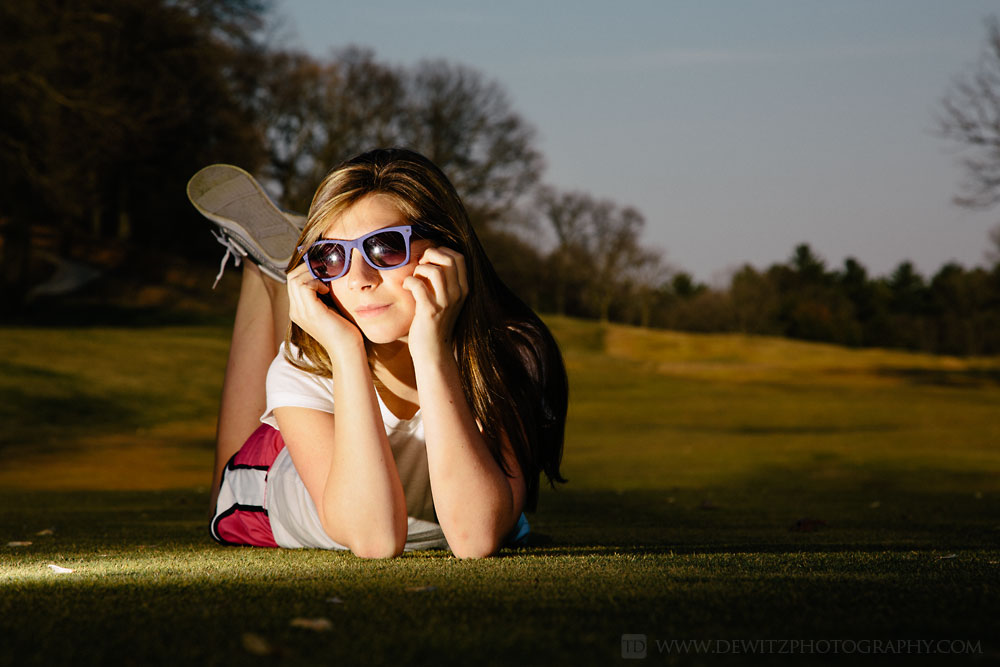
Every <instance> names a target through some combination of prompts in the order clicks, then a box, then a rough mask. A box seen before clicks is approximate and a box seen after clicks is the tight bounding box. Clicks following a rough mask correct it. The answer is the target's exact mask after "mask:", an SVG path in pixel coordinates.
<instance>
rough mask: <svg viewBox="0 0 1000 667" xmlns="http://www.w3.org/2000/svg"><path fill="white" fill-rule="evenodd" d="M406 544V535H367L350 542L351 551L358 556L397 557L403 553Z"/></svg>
mask: <svg viewBox="0 0 1000 667" xmlns="http://www.w3.org/2000/svg"><path fill="white" fill-rule="evenodd" d="M405 545H406V535H405V534H404V535H403V537H402V539H400V538H399V537H398V536H386V537H382V538H379V537H378V536H366V537H365V538H364V539H359V540H355V541H353V542H352V543H351V544H350V547H351V553H353V554H354V555H355V556H357V557H358V558H395V557H396V556H400V555H402V553H403V548H404V546H405Z"/></svg>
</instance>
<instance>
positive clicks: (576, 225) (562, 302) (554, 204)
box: [535, 186, 594, 315]
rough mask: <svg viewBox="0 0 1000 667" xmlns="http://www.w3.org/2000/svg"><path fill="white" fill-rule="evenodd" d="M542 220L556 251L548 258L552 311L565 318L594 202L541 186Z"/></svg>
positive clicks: (539, 202) (583, 250) (584, 197)
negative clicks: (568, 292)
mask: <svg viewBox="0 0 1000 667" xmlns="http://www.w3.org/2000/svg"><path fill="white" fill-rule="evenodd" d="M535 201H536V204H537V206H538V208H539V210H540V212H541V215H542V217H543V218H544V219H545V220H546V221H547V222H548V223H549V225H550V226H551V227H552V231H553V232H554V233H555V236H556V248H555V250H553V251H552V254H551V259H550V262H551V265H552V271H553V274H554V275H553V278H554V280H553V283H554V284H553V285H552V292H553V296H554V299H553V301H554V303H555V311H556V313H558V314H560V315H565V314H566V291H567V289H568V287H569V284H570V282H571V280H572V277H573V274H574V273H575V272H577V271H578V269H579V266H580V261H581V260H583V259H584V255H585V254H586V252H587V250H586V248H587V242H586V237H587V234H588V229H587V227H588V224H589V222H588V216H589V215H590V210H591V209H592V208H593V206H594V200H593V199H592V198H591V197H590V195H588V194H586V193H584V192H558V191H556V190H555V189H554V188H552V187H550V186H542V187H540V188H539V189H538V191H537V195H536V200H535Z"/></svg>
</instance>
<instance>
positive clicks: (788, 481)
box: [0, 461, 1000, 556]
mask: <svg viewBox="0 0 1000 667" xmlns="http://www.w3.org/2000/svg"><path fill="white" fill-rule="evenodd" d="M0 505H2V507H3V510H0V528H2V529H3V531H4V534H5V535H7V536H8V539H10V540H17V539H23V536H24V535H30V534H32V533H33V532H35V531H38V530H43V529H45V528H54V527H59V528H58V529H59V530H60V531H61V532H62V533H63V534H64V535H66V536H71V537H74V539H81V540H89V539H93V536H94V535H95V534H100V535H102V536H103V537H104V538H105V539H106V540H111V541H112V542H114V541H118V540H124V541H125V542H126V543H127V542H130V541H132V540H133V538H134V539H139V540H143V541H150V540H152V541H159V540H163V539H170V540H179V541H182V542H189V543H191V544H197V543H199V542H202V543H209V542H208V537H207V532H206V527H205V526H206V519H207V517H206V511H205V505H206V498H205V496H204V494H203V493H198V492H196V491H183V490H178V491H169V492H115V491H101V492H28V493H21V494H14V493H12V492H9V491H7V492H0ZM998 517H1000V493H998V489H997V480H996V476H995V475H994V474H992V473H991V472H989V471H984V472H971V471H961V472H957V471H949V472H942V471H938V470H931V469H914V470H906V471H903V470H898V469H895V468H891V467H886V466H883V467H877V466H873V465H867V466H864V467H857V468H852V467H850V466H848V465H846V464H844V463H841V462H837V461H817V462H814V464H813V465H811V466H809V467H800V468H791V467H778V466H772V467H764V468H760V469H757V470H755V471H753V472H752V473H750V474H748V475H747V476H745V477H743V478H741V479H736V480H730V481H727V482H720V483H719V484H718V485H712V486H707V487H704V488H678V487H675V488H666V489H635V490H624V491H612V490H587V489H573V488H572V487H566V488H562V489H559V490H558V491H550V490H545V491H543V493H542V496H541V498H540V501H539V511H538V512H537V513H534V514H530V515H529V517H528V518H529V521H530V522H531V525H532V531H533V532H532V536H531V538H530V541H529V548H528V549H527V550H518V551H517V553H520V554H524V553H528V554H531V553H532V552H536V553H537V554H538V555H546V554H552V555H558V554H562V555H577V556H579V555H586V554H606V553H609V552H618V553H634V554H642V553H650V554H657V553H684V554H695V553H706V554H711V553H716V554H717V553H751V552H752V553H785V552H811V553H814V552H829V553H837V552H848V551H860V552H885V551H888V552H891V551H910V550H942V551H954V550H963V549H995V548H998V546H1000V518H998ZM95 531H96V532H95Z"/></svg>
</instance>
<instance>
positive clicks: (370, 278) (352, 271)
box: [345, 248, 381, 289]
mask: <svg viewBox="0 0 1000 667" xmlns="http://www.w3.org/2000/svg"><path fill="white" fill-rule="evenodd" d="M345 277H346V278H347V284H348V286H349V287H350V288H351V289H365V288H366V287H374V286H375V285H377V284H378V281H379V280H380V279H381V278H380V276H379V275H378V271H377V270H375V269H373V268H372V267H371V266H369V265H368V262H366V261H365V258H364V257H362V256H361V252H360V251H359V250H358V249H357V248H354V249H353V250H351V266H350V268H349V269H348V270H347V276H345Z"/></svg>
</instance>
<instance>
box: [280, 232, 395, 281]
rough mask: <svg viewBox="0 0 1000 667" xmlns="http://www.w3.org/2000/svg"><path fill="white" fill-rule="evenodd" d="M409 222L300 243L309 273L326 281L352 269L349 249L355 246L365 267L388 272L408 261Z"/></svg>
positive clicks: (299, 248)
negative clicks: (349, 237)
mask: <svg viewBox="0 0 1000 667" xmlns="http://www.w3.org/2000/svg"><path fill="white" fill-rule="evenodd" d="M411 231H412V229H411V227H410V225H399V226H398V227H386V228H384V229H377V230H375V231H374V232H371V233H370V234H365V235H364V236H360V237H358V238H356V239H354V240H353V241H348V240H344V239H320V240H319V241H316V242H315V243H313V244H312V245H310V246H309V247H308V248H307V247H306V246H299V247H298V251H299V252H303V250H305V253H304V254H303V259H304V260H305V263H306V266H308V267H309V273H311V274H312V277H313V278H315V279H316V280H321V281H323V282H325V283H328V282H330V281H332V280H336V279H337V278H340V277H342V276H343V275H344V274H346V273H347V272H348V271H349V270H350V268H351V255H352V254H353V253H352V252H351V251H352V250H353V249H354V248H357V249H358V252H360V253H361V256H362V257H364V258H365V262H367V263H368V266H370V267H372V268H373V269H378V270H379V271H388V270H389V269H396V268H399V267H400V266H403V265H404V264H406V263H407V262H409V261H410V235H411Z"/></svg>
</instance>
